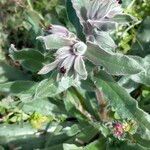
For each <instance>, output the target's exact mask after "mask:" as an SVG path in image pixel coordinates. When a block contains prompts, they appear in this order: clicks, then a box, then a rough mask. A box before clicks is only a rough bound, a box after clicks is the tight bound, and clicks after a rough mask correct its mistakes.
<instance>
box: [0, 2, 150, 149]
mask: <svg viewBox="0 0 150 150" xmlns="http://www.w3.org/2000/svg"><path fill="white" fill-rule="evenodd" d="M121 4H122V1H120V0H66V1H65V5H64V3H63V5H61V7H60V8H61V9H60V10H59V11H60V12H61V11H62V10H63V11H64V12H65V13H66V12H67V16H66V18H67V19H68V22H66V23H63V24H62V23H60V22H59V23H57V22H58V21H54V24H52V23H49V22H48V23H44V22H46V20H47V19H45V18H44V17H42V16H41V14H40V15H39V14H37V12H35V11H34V10H33V8H32V5H31V3H29V6H30V7H31V8H30V9H31V10H30V11H31V15H30V16H28V17H27V18H28V23H27V24H26V26H27V27H28V28H29V31H30V30H31V31H32V32H31V33H32V34H31V35H32V37H34V38H33V41H34V42H32V44H33V45H34V44H35V45H34V46H33V45H32V46H33V47H32V48H23V49H21V50H17V45H14V44H12V45H11V46H10V48H9V59H10V62H11V63H12V64H13V65H14V66H15V70H14V69H12V68H11V67H10V70H11V71H10V72H9V73H8V76H9V75H10V74H11V72H14V73H15V74H17V77H15V80H8V81H6V82H2V83H0V92H2V93H4V95H8V97H7V98H2V101H0V106H3V107H5V109H6V110H7V109H8V108H10V107H11V105H12V107H11V109H12V112H9V113H8V114H7V115H6V117H4V118H2V121H3V123H6V121H5V120H9V121H10V120H11V121H10V123H11V124H9V123H8V124H7V125H5V124H4V125H3V124H2V125H1V126H0V131H1V132H0V145H2V147H4V148H12V147H13V148H15V149H19V148H21V149H51V150H53V149H59V150H61V149H63V150H68V149H69V150H73V149H74V150H75V149H76V150H80V149H81V150H99V149H102V150H105V149H110V150H111V149H112V147H113V148H114V149H126V148H130V149H135V148H138V149H143V150H144V149H148V148H149V141H150V116H149V114H148V113H147V112H145V111H144V110H143V109H141V108H139V106H138V101H137V100H136V96H137V95H138V92H139V91H138V90H139V87H141V85H145V86H147V87H149V86H150V71H149V70H150V61H149V60H150V55H147V56H145V57H144V58H142V57H139V56H134V55H127V54H126V55H125V54H123V53H121V52H120V51H119V46H118V44H117V40H116V38H115V33H116V29H118V28H119V27H120V26H121V27H122V28H129V27H131V26H132V25H133V24H134V23H135V24H136V23H137V19H136V18H134V17H133V16H131V15H129V14H126V13H125V12H124V10H123V8H122V5H121ZM56 12H58V8H57V7H56ZM61 13H62V12H61ZM61 13H60V14H61ZM58 16H59V15H58ZM58 16H57V17H58ZM67 19H66V20H67ZM63 21H64V20H63ZM51 22H53V19H52V20H51ZM41 24H42V27H41ZM47 24H48V25H47ZM33 33H34V34H33ZM35 40H36V42H35ZM6 70H7V69H6ZM3 74H6V72H5V71H4V73H3ZM134 92H135V93H134ZM136 92H137V93H136ZM143 95H144V94H143ZM145 95H147V93H146V94H145ZM146 102H147V101H146ZM14 108H15V111H14ZM20 109H21V111H20ZM6 112H7V111H6ZM16 114H17V115H16ZM14 116H15V117H14ZM16 116H17V117H16ZM21 117H22V118H23V119H22V121H23V126H18V124H14V122H19V123H20V122H21V121H20V120H21ZM9 118H10V119H9ZM18 118H19V119H18ZM14 120H15V121H14ZM16 120H17V121H16ZM28 142H29V144H26V143H28Z"/></svg>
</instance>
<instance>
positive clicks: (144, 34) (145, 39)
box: [129, 16, 150, 57]
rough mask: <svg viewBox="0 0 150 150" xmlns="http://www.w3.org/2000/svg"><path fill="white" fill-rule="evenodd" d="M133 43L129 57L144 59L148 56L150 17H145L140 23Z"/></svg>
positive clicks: (149, 52) (149, 49)
mask: <svg viewBox="0 0 150 150" xmlns="http://www.w3.org/2000/svg"><path fill="white" fill-rule="evenodd" d="M136 35H137V36H136V40H135V43H133V44H132V47H131V51H130V52H129V53H130V54H131V55H137V56H141V57H145V56H146V55H148V54H150V48H149V45H150V36H149V35H150V16H147V17H146V18H145V19H144V20H143V21H142V23H141V25H140V27H139V29H138V31H137V33H136Z"/></svg>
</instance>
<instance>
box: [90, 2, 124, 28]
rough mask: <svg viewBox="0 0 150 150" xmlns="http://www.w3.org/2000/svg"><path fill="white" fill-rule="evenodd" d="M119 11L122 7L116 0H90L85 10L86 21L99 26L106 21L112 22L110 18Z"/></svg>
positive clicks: (119, 12)
mask: <svg viewBox="0 0 150 150" xmlns="http://www.w3.org/2000/svg"><path fill="white" fill-rule="evenodd" d="M121 13H122V9H121V6H120V4H119V2H118V1H117V0H92V1H90V8H89V9H88V12H87V18H88V20H87V21H88V22H89V23H90V24H91V25H92V26H95V27H97V28H100V27H101V26H102V25H103V24H106V23H111V24H114V23H115V22H113V21H112V20H111V18H113V17H114V16H115V15H117V14H121Z"/></svg>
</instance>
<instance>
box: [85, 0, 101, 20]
mask: <svg viewBox="0 0 150 150" xmlns="http://www.w3.org/2000/svg"><path fill="white" fill-rule="evenodd" d="M90 3H91V5H90V6H91V7H90V8H89V10H88V14H87V16H88V18H89V19H93V18H94V17H95V16H96V13H97V11H98V9H99V1H98V0H94V1H91V2H90Z"/></svg>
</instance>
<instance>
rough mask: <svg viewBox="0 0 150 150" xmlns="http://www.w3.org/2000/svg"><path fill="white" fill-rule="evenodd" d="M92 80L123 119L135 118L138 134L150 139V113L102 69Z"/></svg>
mask: <svg viewBox="0 0 150 150" xmlns="http://www.w3.org/2000/svg"><path fill="white" fill-rule="evenodd" d="M93 81H94V83H95V85H96V86H97V88H99V89H100V90H102V92H103V93H104V95H105V97H106V99H107V101H108V102H109V104H110V105H111V106H112V107H113V108H115V109H116V112H117V113H118V114H119V115H120V116H121V117H122V118H124V119H133V120H135V121H136V122H137V124H138V126H139V134H140V136H141V137H142V138H144V139H147V140H150V115H149V114H147V113H146V112H144V111H143V110H141V109H140V108H139V107H138V104H137V102H136V100H135V99H133V98H132V97H131V96H130V95H129V94H128V93H127V92H126V91H125V89H124V88H122V87H120V86H119V85H118V84H117V83H116V82H115V81H114V80H113V79H112V78H111V77H110V76H109V75H108V74H106V73H105V72H103V71H101V72H100V73H99V74H97V75H96V76H95V77H94V79H93ZM108 91H109V92H108ZM137 142H138V141H137Z"/></svg>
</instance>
